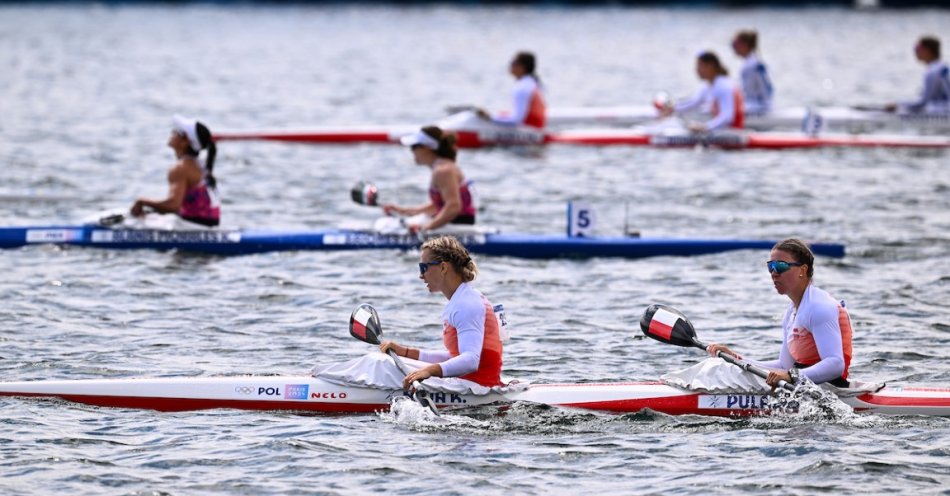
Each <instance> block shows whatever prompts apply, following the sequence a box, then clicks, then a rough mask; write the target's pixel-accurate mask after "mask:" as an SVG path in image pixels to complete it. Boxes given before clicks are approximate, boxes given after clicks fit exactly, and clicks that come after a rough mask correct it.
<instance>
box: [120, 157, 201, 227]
mask: <svg viewBox="0 0 950 496" xmlns="http://www.w3.org/2000/svg"><path fill="white" fill-rule="evenodd" d="M187 191H188V176H187V174H186V173H185V168H184V165H183V164H181V163H179V164H178V165H176V166H175V167H172V169H171V170H170V171H168V196H167V197H165V199H163V200H150V199H148V198H139V199H138V200H135V204H134V205H132V210H131V212H132V215H136V216H138V215H142V214H144V213H145V207H148V208H150V209H152V210H154V211H156V212H159V213H163V214H170V213H177V212H178V210H179V209H180V208H181V204H182V202H183V201H185V193H186V192H187Z"/></svg>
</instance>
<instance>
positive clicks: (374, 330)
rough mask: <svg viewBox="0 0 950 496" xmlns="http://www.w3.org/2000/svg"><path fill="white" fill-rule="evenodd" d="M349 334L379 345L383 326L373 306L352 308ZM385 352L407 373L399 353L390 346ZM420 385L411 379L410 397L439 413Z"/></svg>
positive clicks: (364, 305)
mask: <svg viewBox="0 0 950 496" xmlns="http://www.w3.org/2000/svg"><path fill="white" fill-rule="evenodd" d="M350 335H351V336H353V337H354V338H356V339H359V340H360V341H362V342H364V343H369V344H372V345H376V346H379V344H380V343H381V341H380V339H379V337H380V336H382V335H383V328H382V325H381V324H380V323H379V314H378V313H376V309H375V308H373V307H372V306H371V305H368V304H366V303H364V304H362V305H360V306H358V307H357V308H356V310H353V313H352V314H351V315H350ZM386 352H387V354H389V356H391V357H392V358H393V362H395V363H396V367H397V368H398V369H399V371H400V372H402V373H403V375H409V369H408V368H407V367H406V364H404V363H403V362H402V359H401V358H400V357H399V355H397V354H396V352H395V351H393V350H392V348H390V349H388V350H386ZM421 386H422V385H421V384H420V383H419V381H413V383H412V389H413V392H412V395H411V397H412V398H413V399H414V400H416V401H418V402H419V404H420V405H422V406H424V407H426V408H428V409H429V410H432V413H434V414H436V415H439V411H438V410H437V409H436V407H435V403H433V402H432V398H429V393H428V392H426V391H425V390H424V389H422V387H421Z"/></svg>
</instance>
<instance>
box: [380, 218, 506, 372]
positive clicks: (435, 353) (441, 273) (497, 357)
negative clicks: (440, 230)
mask: <svg viewBox="0 0 950 496" xmlns="http://www.w3.org/2000/svg"><path fill="white" fill-rule="evenodd" d="M419 272H420V274H419V279H422V280H423V281H424V282H425V283H426V288H428V290H429V292H430V293H442V294H443V295H444V296H445V297H446V298H448V300H449V303H448V304H447V305H446V306H445V309H443V310H442V343H443V345H444V347H445V349H442V350H420V349H416V348H409V347H408V346H403V345H401V344H397V343H395V342H393V341H384V342H383V343H382V344H381V345H379V350H380V351H382V352H383V353H386V351H387V350H390V349H392V350H393V351H395V352H396V354H397V355H400V356H404V357H407V358H412V359H414V360H420V361H423V362H429V363H430V364H431V365H428V366H426V367H423V368H421V369H419V370H416V371H414V372H412V373H410V374H409V375H407V376H406V379H405V380H404V381H403V387H404V388H406V389H409V386H410V385H411V384H412V383H413V382H414V381H421V380H424V379H427V378H429V377H459V378H462V379H466V380H469V381H472V382H476V383H478V384H481V385H482V386H486V387H493V386H499V385H501V384H502V382H501V365H502V343H501V334H500V333H499V325H498V319H497V318H496V317H495V313H494V311H493V310H492V305H491V303H489V302H488V299H486V298H485V297H484V296H483V295H482V294H481V293H479V292H478V290H476V289H475V288H474V287H472V286H471V284H469V283H471V281H472V280H474V279H475V276H476V275H477V274H478V268H477V267H476V266H475V261H474V260H472V257H471V256H470V255H469V253H468V250H466V249H465V247H464V246H462V243H460V242H459V240H457V239H455V238H454V237H452V236H442V237H439V238H433V239H430V240H428V241H426V242H425V243H423V244H422V252H421V253H420V255H419Z"/></svg>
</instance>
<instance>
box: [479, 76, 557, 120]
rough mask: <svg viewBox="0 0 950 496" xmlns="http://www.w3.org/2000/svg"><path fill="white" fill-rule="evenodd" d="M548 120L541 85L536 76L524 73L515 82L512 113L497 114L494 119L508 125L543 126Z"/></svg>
mask: <svg viewBox="0 0 950 496" xmlns="http://www.w3.org/2000/svg"><path fill="white" fill-rule="evenodd" d="M546 120H547V112H546V109H545V105H544V98H543V97H542V95H541V85H539V84H538V80H537V79H535V78H534V76H530V75H524V76H521V78H520V79H518V82H517V83H515V91H514V106H513V107H512V110H511V114H505V115H496V116H495V117H493V118H492V121H493V122H495V123H497V124H503V125H506V126H521V125H525V126H532V127H537V128H543V127H544V125H545V123H546Z"/></svg>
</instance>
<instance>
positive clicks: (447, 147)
mask: <svg viewBox="0 0 950 496" xmlns="http://www.w3.org/2000/svg"><path fill="white" fill-rule="evenodd" d="M422 132H423V133H426V134H427V135H428V136H429V137H430V138H432V139H434V140H436V141H438V142H439V148H437V149H436V150H435V154H436V156H437V157H441V158H447V159H449V160H455V157H456V156H458V148H456V147H455V135H454V134H448V133H446V132H444V131H442V129H440V128H438V127H436V126H426V127H424V128H422Z"/></svg>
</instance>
